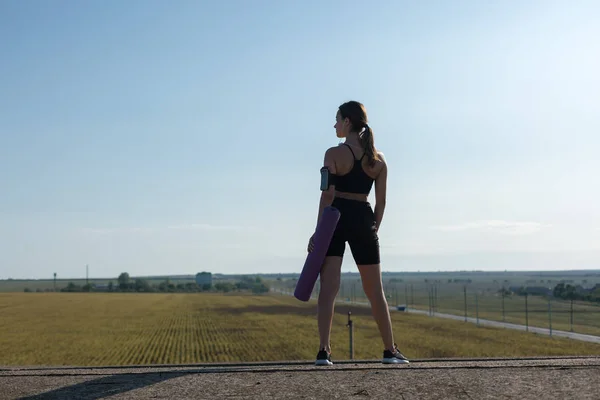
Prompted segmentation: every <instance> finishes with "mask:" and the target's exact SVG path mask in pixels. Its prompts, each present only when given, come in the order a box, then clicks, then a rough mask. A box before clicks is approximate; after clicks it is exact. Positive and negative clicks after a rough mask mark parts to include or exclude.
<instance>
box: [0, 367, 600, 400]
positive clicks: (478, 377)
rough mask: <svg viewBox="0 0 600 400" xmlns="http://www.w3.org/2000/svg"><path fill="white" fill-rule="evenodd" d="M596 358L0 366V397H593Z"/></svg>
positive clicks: (598, 377)
mask: <svg viewBox="0 0 600 400" xmlns="http://www.w3.org/2000/svg"><path fill="white" fill-rule="evenodd" d="M599 392H600V357H561V358H523V359H442V360H413V361H412V363H411V364H410V365H408V366H405V365H402V366H398V365H396V366H386V365H381V364H380V363H379V361H377V360H372V361H363V360H361V361H358V362H351V361H347V362H338V363H336V365H334V366H331V367H315V366H313V365H312V362H306V361H297V362H273V363H242V364H194V365H161V366H152V367H149V366H132V367H110V366H107V367H101V368H98V367H89V368H78V367H57V368H53V367H0V399H104V398H106V399H224V398H227V399H232V398H233V399H236V398H240V399H241V398H243V399H329V398H331V399H361V398H371V399H379V398H389V399H405V400H408V399H511V398H515V399H517V398H518V399H539V398H550V397H551V398H561V399H566V398H576V399H598V398H599V397H598V393H599Z"/></svg>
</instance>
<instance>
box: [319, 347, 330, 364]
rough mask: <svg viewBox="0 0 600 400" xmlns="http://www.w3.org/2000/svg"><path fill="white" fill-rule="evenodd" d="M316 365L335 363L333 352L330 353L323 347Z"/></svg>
mask: <svg viewBox="0 0 600 400" xmlns="http://www.w3.org/2000/svg"><path fill="white" fill-rule="evenodd" d="M315 365H333V363H332V362H331V353H328V352H327V351H326V350H325V349H321V350H320V351H319V352H318V353H317V361H315Z"/></svg>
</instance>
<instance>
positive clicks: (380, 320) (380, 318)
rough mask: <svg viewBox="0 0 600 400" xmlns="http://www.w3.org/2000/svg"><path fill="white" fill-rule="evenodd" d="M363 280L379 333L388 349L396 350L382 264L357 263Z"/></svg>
mask: <svg viewBox="0 0 600 400" xmlns="http://www.w3.org/2000/svg"><path fill="white" fill-rule="evenodd" d="M357 266H358V271H359V272H360V278H361V280H362V286H363V290H364V292H365V294H366V295H367V298H368V299H369V303H371V312H372V314H373V318H375V322H376V323H377V327H378V328H379V333H380V334H381V338H382V340H383V345H384V346H385V349H386V350H390V351H391V352H394V334H393V332H392V320H391V318H390V309H389V307H388V303H387V300H386V298H385V294H384V292H383V283H382V281H381V265H380V264H367V265H365V264H363V265H357Z"/></svg>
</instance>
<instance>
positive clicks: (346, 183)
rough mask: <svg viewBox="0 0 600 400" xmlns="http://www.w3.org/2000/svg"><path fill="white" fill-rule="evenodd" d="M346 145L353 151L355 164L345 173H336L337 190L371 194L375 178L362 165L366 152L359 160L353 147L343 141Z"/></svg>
mask: <svg viewBox="0 0 600 400" xmlns="http://www.w3.org/2000/svg"><path fill="white" fill-rule="evenodd" d="M343 144H344V145H345V146H348V149H349V150H350V152H351V153H352V158H353V159H354V165H353V166H352V169H351V170H350V172H348V173H347V174H344V175H336V177H335V190H336V191H338V192H346V193H359V194H369V192H370V191H371V187H372V186H373V181H374V179H373V178H371V177H370V176H369V175H367V173H366V172H365V170H364V169H363V167H362V159H363V158H364V156H365V155H364V154H363V155H362V157H361V158H360V159H359V160H357V159H356V156H355V155H354V152H353V151H352V148H351V147H350V146H349V145H347V144H346V143H343Z"/></svg>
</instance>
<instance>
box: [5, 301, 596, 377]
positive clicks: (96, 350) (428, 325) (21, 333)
mask: <svg viewBox="0 0 600 400" xmlns="http://www.w3.org/2000/svg"><path fill="white" fill-rule="evenodd" d="M348 310H351V311H352V319H353V321H354V325H355V331H354V332H355V358H356V359H374V358H379V357H381V352H382V348H383V345H382V343H381V339H380V338H379V333H378V331H377V328H376V325H375V322H374V321H373V319H372V317H371V314H370V310H369V309H368V308H365V307H358V306H355V307H351V306H348V305H338V306H336V316H335V320H334V326H333V337H332V347H333V354H332V356H333V358H334V360H336V359H338V360H341V359H348V358H349V357H348V328H346V322H347V312H348ZM315 312H316V304H315V303H314V302H310V303H308V304H306V303H301V302H299V301H297V300H296V299H294V298H291V297H288V296H277V295H263V296H252V295H239V294H231V295H224V294H207V293H194V294H184V293H181V294H179V293H172V294H163V293H160V294H157V293H149V294H142V293H122V294H119V293H0V338H1V339H2V340H0V365H90V366H91V365H131V364H162V363H199V362H231V361H278V360H313V359H314V357H315V355H316V352H317V350H318V349H317V347H318V344H319V341H318V334H317V323H316V317H315ZM392 318H393V322H394V331H395V336H396V341H397V343H398V346H399V347H400V349H401V350H402V351H403V352H404V353H405V354H406V355H407V356H408V357H409V358H434V357H496V356H546V355H590V354H593V355H599V354H600V345H597V344H590V343H585V342H578V341H574V340H567V339H560V338H549V337H545V336H538V335H535V334H531V333H525V332H519V331H513V330H504V329H492V328H486V327H477V326H475V325H473V324H466V323H463V322H460V321H451V320H444V319H441V318H430V317H427V316H420V315H411V314H406V313H397V312H394V313H392Z"/></svg>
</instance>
